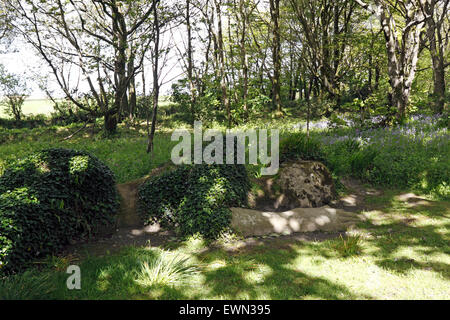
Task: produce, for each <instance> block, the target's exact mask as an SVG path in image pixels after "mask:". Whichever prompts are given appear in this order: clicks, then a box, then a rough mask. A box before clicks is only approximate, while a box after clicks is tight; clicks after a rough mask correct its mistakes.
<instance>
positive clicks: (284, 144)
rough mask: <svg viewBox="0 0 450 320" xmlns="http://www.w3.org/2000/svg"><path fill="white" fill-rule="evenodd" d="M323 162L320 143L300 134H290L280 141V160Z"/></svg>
mask: <svg viewBox="0 0 450 320" xmlns="http://www.w3.org/2000/svg"><path fill="white" fill-rule="evenodd" d="M288 159H302V160H319V161H321V160H324V157H323V154H322V150H321V147H320V142H319V141H318V140H316V139H315V138H314V137H312V136H311V137H309V138H308V137H307V136H306V134H304V133H302V132H298V133H291V134H289V135H288V136H286V137H283V138H282V139H281V141H280V160H281V161H285V160H288Z"/></svg>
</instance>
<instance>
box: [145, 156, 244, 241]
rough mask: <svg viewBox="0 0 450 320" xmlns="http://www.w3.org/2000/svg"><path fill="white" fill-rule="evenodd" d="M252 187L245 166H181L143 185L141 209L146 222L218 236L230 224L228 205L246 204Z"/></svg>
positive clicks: (179, 231)
mask: <svg viewBox="0 0 450 320" xmlns="http://www.w3.org/2000/svg"><path fill="white" fill-rule="evenodd" d="M249 189H250V183H249V180H248V176H247V171H246V169H245V166H243V165H207V164H201V165H182V166H180V167H178V168H176V169H175V170H173V171H169V172H166V173H164V174H162V175H160V176H157V177H153V178H151V179H149V180H148V181H147V182H146V183H144V184H143V185H142V186H141V188H140V190H139V209H138V210H139V214H140V216H141V218H142V219H143V220H144V222H145V223H146V224H150V223H154V222H160V223H162V224H163V225H166V226H175V228H176V229H177V231H178V233H179V234H181V235H183V236H188V235H195V234H200V235H201V236H203V237H205V238H216V237H217V236H219V235H220V234H221V233H222V232H224V231H226V229H227V228H228V227H229V224H230V221H231V211H230V210H229V209H228V208H229V207H232V206H242V205H244V204H245V203H246V200H247V193H248V191H249Z"/></svg>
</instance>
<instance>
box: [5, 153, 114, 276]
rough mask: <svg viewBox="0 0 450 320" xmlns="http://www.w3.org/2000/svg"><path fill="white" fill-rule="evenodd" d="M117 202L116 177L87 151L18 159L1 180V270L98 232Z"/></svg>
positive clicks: (16, 268)
mask: <svg viewBox="0 0 450 320" xmlns="http://www.w3.org/2000/svg"><path fill="white" fill-rule="evenodd" d="M117 202H118V195H117V191H116V189H115V181H114V175H113V173H112V172H111V171H110V170H109V169H108V167H106V166H105V165H104V164H103V163H101V162H100V161H99V160H98V159H97V158H95V157H93V156H91V155H89V154H87V153H85V152H79V151H74V150H66V149H49V150H44V151H41V152H38V153H36V154H33V155H31V156H29V157H28V158H26V159H24V160H20V161H17V162H16V163H15V164H13V165H11V166H10V167H9V168H7V169H6V171H5V172H4V174H3V175H2V176H1V177H0V267H1V268H0V271H2V272H7V273H9V272H14V271H20V270H22V269H24V268H25V267H26V265H27V264H28V263H29V262H31V261H32V260H33V259H35V258H37V257H41V256H45V255H47V254H51V253H55V252H57V251H58V250H60V249H61V247H62V246H64V245H65V244H67V243H68V242H69V241H71V240H76V239H80V238H83V237H86V236H90V235H92V234H95V233H96V232H97V231H99V229H100V228H101V227H103V226H107V225H109V224H110V223H111V222H112V221H113V216H114V214H115V212H116V209H117Z"/></svg>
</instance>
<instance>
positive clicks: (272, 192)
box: [249, 160, 335, 212]
mask: <svg viewBox="0 0 450 320" xmlns="http://www.w3.org/2000/svg"><path fill="white" fill-rule="evenodd" d="M253 182H254V183H255V185H257V186H259V187H260V188H259V190H257V191H256V192H255V191H253V193H252V194H250V195H249V205H250V207H251V208H252V209H259V210H267V211H276V212H279V211H285V210H290V209H293V208H299V207H300V208H316V207H321V206H324V205H327V204H329V203H330V202H331V201H332V200H333V198H334V196H335V189H334V184H333V179H332V176H331V173H330V171H329V170H328V169H327V167H326V166H325V165H324V164H322V163H321V162H318V161H302V160H298V161H290V162H285V163H283V164H282V165H281V167H280V170H279V173H278V175H277V176H276V177H270V178H266V177H263V178H260V179H256V180H254V181H253Z"/></svg>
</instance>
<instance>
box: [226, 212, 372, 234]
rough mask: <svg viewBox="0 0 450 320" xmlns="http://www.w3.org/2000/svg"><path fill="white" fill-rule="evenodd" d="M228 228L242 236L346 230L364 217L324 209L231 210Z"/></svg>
mask: <svg viewBox="0 0 450 320" xmlns="http://www.w3.org/2000/svg"><path fill="white" fill-rule="evenodd" d="M231 211H232V213H233V215H232V221H231V227H232V228H233V229H234V230H235V231H236V232H237V233H239V234H240V235H242V236H244V237H249V236H262V235H269V234H274V233H276V234H283V235H288V234H292V233H295V232H313V231H326V232H337V231H346V230H347V229H349V228H351V227H352V226H354V225H355V224H356V223H358V222H361V221H363V220H364V218H363V217H362V216H360V215H358V214H356V213H353V212H347V211H344V210H340V209H333V208H331V207H328V206H325V207H321V208H296V209H292V210H288V211H285V212H270V211H259V210H252V209H244V208H231Z"/></svg>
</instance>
